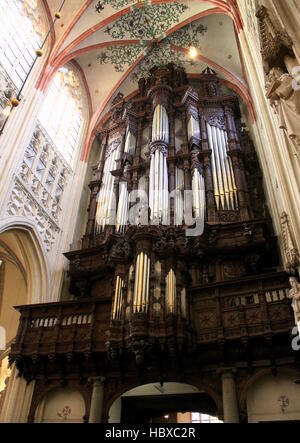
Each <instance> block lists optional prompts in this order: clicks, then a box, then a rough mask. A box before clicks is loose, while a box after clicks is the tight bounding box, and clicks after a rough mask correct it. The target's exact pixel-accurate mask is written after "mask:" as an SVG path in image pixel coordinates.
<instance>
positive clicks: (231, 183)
mask: <svg viewBox="0 0 300 443" xmlns="http://www.w3.org/2000/svg"><path fill="white" fill-rule="evenodd" d="M207 135H208V141H209V146H210V149H211V150H212V155H211V163H212V175H213V182H214V194H215V200H216V206H217V209H218V210H237V209H238V199H237V187H236V182H235V177H234V173H233V168H232V163H231V158H230V157H229V156H228V154H227V133H226V131H224V130H222V129H220V128H217V127H216V126H211V125H210V124H209V123H207Z"/></svg>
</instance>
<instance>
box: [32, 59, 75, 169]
mask: <svg viewBox="0 0 300 443" xmlns="http://www.w3.org/2000/svg"><path fill="white" fill-rule="evenodd" d="M38 118H39V121H40V123H41V124H42V126H43V127H44V129H45V130H46V131H47V133H48V135H49V136H50V137H51V139H52V140H53V142H54V144H55V146H56V147H57V148H58V150H59V151H60V152H61V153H62V154H63V156H64V157H65V159H66V160H67V161H68V162H69V163H70V162H71V161H72V158H73V154H74V150H75V147H76V145H77V143H78V141H79V137H80V132H81V129H82V125H83V113H82V94H81V85H80V80H79V77H78V75H77V73H76V72H75V71H74V70H73V69H72V68H71V67H69V66H64V67H62V68H60V69H59V70H58V72H57V73H56V75H55V77H54V79H53V81H52V83H51V85H50V88H49V90H48V92H47V94H46V97H45V100H44V104H43V106H42V108H41V111H40V113H39V116H38Z"/></svg>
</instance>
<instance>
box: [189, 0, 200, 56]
mask: <svg viewBox="0 0 300 443" xmlns="http://www.w3.org/2000/svg"><path fill="white" fill-rule="evenodd" d="M188 8H189V16H190V17H189V20H190V23H189V33H190V47H189V50H188V57H189V58H190V59H191V60H195V59H196V58H197V55H198V50H197V48H196V46H195V45H194V43H193V28H192V20H191V6H190V1H189V0H188Z"/></svg>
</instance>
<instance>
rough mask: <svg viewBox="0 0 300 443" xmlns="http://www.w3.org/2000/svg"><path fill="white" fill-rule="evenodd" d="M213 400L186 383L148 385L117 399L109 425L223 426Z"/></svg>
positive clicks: (136, 388)
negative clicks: (208, 424) (192, 424)
mask: <svg viewBox="0 0 300 443" xmlns="http://www.w3.org/2000/svg"><path fill="white" fill-rule="evenodd" d="M218 414H219V412H218V410H217V405H216V403H215V401H214V400H213V398H212V397H211V396H210V395H209V394H207V393H206V392H204V391H203V390H201V389H199V388H198V387H196V386H193V385H189V384H185V383H173V382H167V383H163V384H160V383H159V382H157V383H149V384H145V385H142V386H138V387H135V388H133V389H130V390H129V391H126V392H125V393H123V394H122V395H121V396H119V397H118V398H117V399H116V400H115V401H114V402H113V403H112V405H111V407H110V409H109V418H108V420H109V423H126V424H129V423H131V424H137V423H138V424H141V423H222V421H221V420H220V419H219V418H218Z"/></svg>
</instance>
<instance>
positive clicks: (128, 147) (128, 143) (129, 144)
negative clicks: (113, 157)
mask: <svg viewBox="0 0 300 443" xmlns="http://www.w3.org/2000/svg"><path fill="white" fill-rule="evenodd" d="M135 147H136V137H135V136H134V135H133V134H132V133H131V132H130V130H128V131H127V135H126V140H125V147H124V152H125V153H126V154H131V155H134V154H135Z"/></svg>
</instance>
